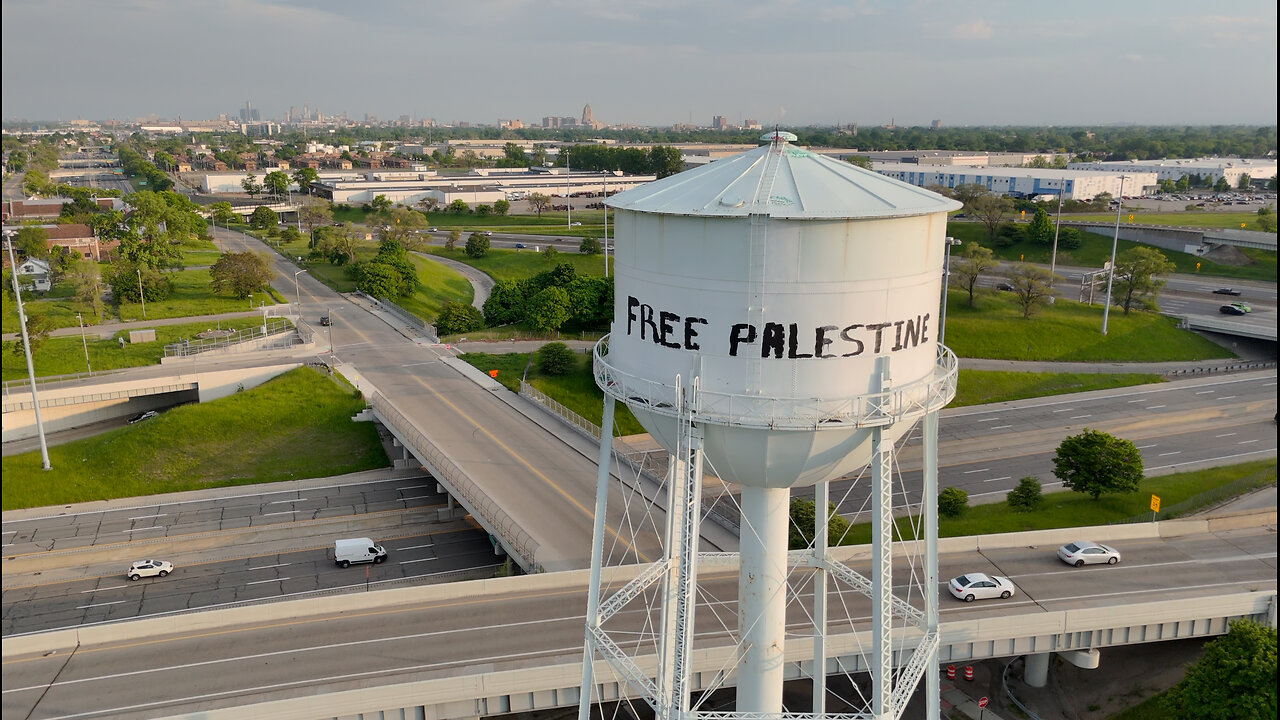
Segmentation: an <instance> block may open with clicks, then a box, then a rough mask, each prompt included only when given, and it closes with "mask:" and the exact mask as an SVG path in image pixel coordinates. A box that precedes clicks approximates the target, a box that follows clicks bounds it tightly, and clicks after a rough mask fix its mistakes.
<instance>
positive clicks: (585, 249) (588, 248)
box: [578, 237, 601, 255]
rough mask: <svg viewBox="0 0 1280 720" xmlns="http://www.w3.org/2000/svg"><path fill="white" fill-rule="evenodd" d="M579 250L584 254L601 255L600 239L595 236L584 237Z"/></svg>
mask: <svg viewBox="0 0 1280 720" xmlns="http://www.w3.org/2000/svg"><path fill="white" fill-rule="evenodd" d="M578 252H580V253H582V254H583V255H599V254H600V252H601V250H600V241H599V240H597V239H596V238H593V237H584V238H582V243H581V244H580V245H578Z"/></svg>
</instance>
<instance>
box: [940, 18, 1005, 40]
mask: <svg viewBox="0 0 1280 720" xmlns="http://www.w3.org/2000/svg"><path fill="white" fill-rule="evenodd" d="M992 35H995V30H994V29H992V27H991V26H990V25H988V24H987V22H986V21H985V20H982V19H981V18H979V19H977V20H974V21H973V22H968V23H964V24H961V25H956V26H955V27H954V28H952V29H951V37H954V38H959V39H960V40H990V39H991V36H992Z"/></svg>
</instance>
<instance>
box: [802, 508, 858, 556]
mask: <svg viewBox="0 0 1280 720" xmlns="http://www.w3.org/2000/svg"><path fill="white" fill-rule="evenodd" d="M817 519H818V518H817V503H815V502H814V501H813V500H805V499H804V498H792V499H791V529H790V531H789V532H788V537H787V547H788V549H791V550H804V549H805V548H808V547H812V546H813V529H814V525H815V524H816V523H817ZM848 532H849V521H848V520H845V519H844V518H843V517H841V516H840V513H838V512H836V504H835V503H833V502H829V503H827V546H828V547H835V546H837V545H840V544H841V543H842V542H844V538H845V535H846V534H848Z"/></svg>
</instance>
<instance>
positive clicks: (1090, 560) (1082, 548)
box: [1058, 540, 1120, 567]
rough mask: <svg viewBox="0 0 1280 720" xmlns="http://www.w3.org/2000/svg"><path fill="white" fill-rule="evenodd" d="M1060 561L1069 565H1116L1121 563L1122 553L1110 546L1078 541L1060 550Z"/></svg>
mask: <svg viewBox="0 0 1280 720" xmlns="http://www.w3.org/2000/svg"><path fill="white" fill-rule="evenodd" d="M1058 559H1060V560H1062V562H1064V563H1066V564H1068V565H1075V566H1076V567H1080V566H1082V565H1097V564H1100V563H1106V564H1108V565H1115V564H1116V563H1118V562H1120V551H1119V550H1116V549H1115V548H1113V547H1111V546H1110V545H1100V544H1098V543H1095V542H1089V541H1088V540H1076V541H1075V542H1070V543H1067V544H1066V545H1063V546H1062V547H1060V548H1058Z"/></svg>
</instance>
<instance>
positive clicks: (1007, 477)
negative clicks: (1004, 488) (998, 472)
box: [982, 475, 1013, 482]
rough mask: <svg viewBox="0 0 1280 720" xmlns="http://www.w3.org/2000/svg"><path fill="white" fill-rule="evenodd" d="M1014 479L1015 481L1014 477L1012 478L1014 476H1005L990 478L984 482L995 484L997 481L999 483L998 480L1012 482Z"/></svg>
mask: <svg viewBox="0 0 1280 720" xmlns="http://www.w3.org/2000/svg"><path fill="white" fill-rule="evenodd" d="M1012 479H1013V477H1012V476H1010V475H1005V476H1004V477H998V478H988V479H986V480H983V481H982V482H995V481H997V480H1012Z"/></svg>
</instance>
